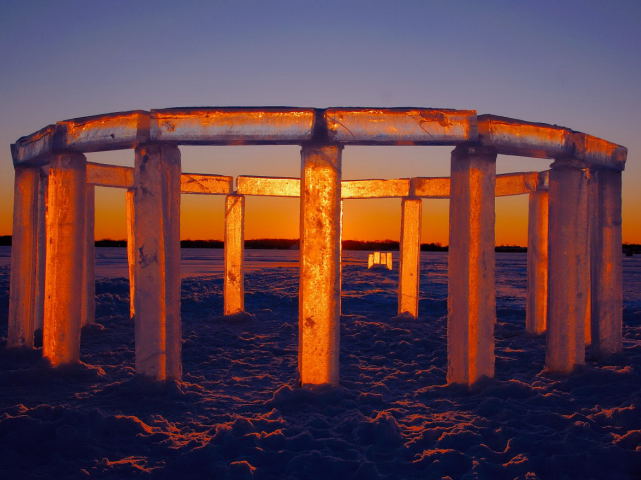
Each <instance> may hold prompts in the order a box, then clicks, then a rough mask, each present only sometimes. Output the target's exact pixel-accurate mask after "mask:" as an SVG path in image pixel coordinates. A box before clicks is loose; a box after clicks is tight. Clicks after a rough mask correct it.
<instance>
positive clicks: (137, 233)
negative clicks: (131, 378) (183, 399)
mask: <svg viewBox="0 0 641 480" xmlns="http://www.w3.org/2000/svg"><path fill="white" fill-rule="evenodd" d="M135 168H136V170H135V174H134V181H135V184H136V188H135V189H134V199H133V200H134V215H133V223H134V244H135V264H134V272H135V274H134V275H135V289H136V291H135V306H134V308H135V324H136V372H137V373H139V374H141V375H145V376H147V377H150V378H153V379H156V380H166V379H180V378H181V375H182V367H181V343H182V330H181V323H180V152H179V150H178V148H177V147H175V146H170V145H149V146H146V145H143V146H140V147H138V148H137V149H136V167H135Z"/></svg>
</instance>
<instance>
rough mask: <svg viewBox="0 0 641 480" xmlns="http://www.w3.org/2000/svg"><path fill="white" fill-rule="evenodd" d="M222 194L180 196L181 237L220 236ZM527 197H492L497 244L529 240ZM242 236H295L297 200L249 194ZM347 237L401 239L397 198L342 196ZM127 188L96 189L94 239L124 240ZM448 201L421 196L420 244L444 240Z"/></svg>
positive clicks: (197, 238)
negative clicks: (354, 198)
mask: <svg viewBox="0 0 641 480" xmlns="http://www.w3.org/2000/svg"><path fill="white" fill-rule="evenodd" d="M224 204H225V196H224V195H182V196H181V238H182V239H191V240H210V239H212V240H222V238H223V232H224ZM527 209H528V196H527V195H520V196H518V197H499V198H497V199H496V244H497V245H521V246H526V245H527V221H528V220H527ZM245 215H246V219H245V238H246V239H255V238H298V225H299V200H298V199H297V198H274V197H255V196H248V197H247V203H246V213H245ZM343 221H344V225H343V238H344V239H345V240H364V241H374V240H395V241H398V240H399V238H400V229H401V224H400V221H401V200H400V199H371V200H370V199H368V200H345V201H344V216H343ZM125 225H126V222H125V192H124V190H122V189H113V188H101V187H97V188H96V231H95V236H96V239H98V240H100V239H106V238H110V239H125V238H126V229H125ZM448 235H449V200H446V199H424V200H423V229H422V235H421V242H422V243H440V244H442V245H447V244H448Z"/></svg>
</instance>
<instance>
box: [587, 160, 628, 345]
mask: <svg viewBox="0 0 641 480" xmlns="http://www.w3.org/2000/svg"><path fill="white" fill-rule="evenodd" d="M591 181H592V182H594V183H595V187H594V189H593V192H594V194H595V195H594V197H593V199H594V200H595V201H594V202H593V205H592V208H593V209H594V212H593V213H594V215H593V216H592V219H593V222H594V223H593V225H592V229H591V252H590V257H591V262H590V265H591V269H592V272H591V282H592V289H591V295H592V315H591V317H592V345H593V347H594V351H595V353H596V354H597V355H599V356H606V355H610V354H613V353H617V352H620V351H621V349H622V348H623V347H622V333H621V330H622V314H623V305H622V302H623V298H622V290H623V284H622V283H623V281H622V258H621V256H622V254H621V241H622V239H621V172H620V171H616V170H606V169H596V170H593V171H592V179H591Z"/></svg>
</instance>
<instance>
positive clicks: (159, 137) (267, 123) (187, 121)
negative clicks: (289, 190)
mask: <svg viewBox="0 0 641 480" xmlns="http://www.w3.org/2000/svg"><path fill="white" fill-rule="evenodd" d="M314 112H315V111H314V109H311V108H291V107H258V108H254V107H250V108H243V107H197V108H167V109H162V110H152V111H151V129H150V139H151V141H153V142H157V141H160V142H173V143H178V144H184V145H256V144H258V145H260V144H271V145H275V144H300V143H302V142H305V141H309V140H311V138H312V129H313V124H314V117H315V113H314Z"/></svg>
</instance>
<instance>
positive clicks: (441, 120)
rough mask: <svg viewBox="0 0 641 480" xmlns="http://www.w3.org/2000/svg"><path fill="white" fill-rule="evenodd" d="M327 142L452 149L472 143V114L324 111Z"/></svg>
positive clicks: (419, 110)
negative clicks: (433, 146) (431, 146)
mask: <svg viewBox="0 0 641 480" xmlns="http://www.w3.org/2000/svg"><path fill="white" fill-rule="evenodd" d="M325 121H326V123H327V131H328V137H329V139H330V141H335V142H339V143H344V144H352V145H456V144H459V143H463V142H474V141H476V140H477V137H478V133H477V127H476V111H475V110H452V109H436V108H328V109H327V110H326V111H325Z"/></svg>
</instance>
